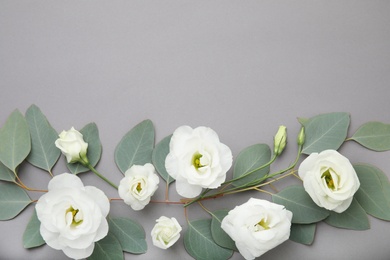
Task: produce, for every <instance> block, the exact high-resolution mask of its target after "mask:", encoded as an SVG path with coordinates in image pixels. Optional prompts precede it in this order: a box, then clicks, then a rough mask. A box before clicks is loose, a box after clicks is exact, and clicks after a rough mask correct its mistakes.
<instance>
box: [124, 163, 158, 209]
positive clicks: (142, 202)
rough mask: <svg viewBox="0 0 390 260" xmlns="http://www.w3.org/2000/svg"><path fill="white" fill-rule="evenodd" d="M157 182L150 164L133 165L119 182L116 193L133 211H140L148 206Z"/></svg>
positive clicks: (156, 176)
mask: <svg viewBox="0 0 390 260" xmlns="http://www.w3.org/2000/svg"><path fill="white" fill-rule="evenodd" d="M159 182H160V179H159V177H158V175H157V174H156V171H155V169H154V166H153V165H152V164H150V163H147V164H145V165H133V166H131V167H130V168H129V169H128V170H127V171H126V172H125V177H124V178H123V179H122V180H121V181H120V183H119V187H118V193H119V196H120V197H121V198H122V199H123V201H124V202H125V203H126V204H128V205H130V207H131V208H132V209H133V210H141V209H143V208H144V207H145V206H146V205H148V204H149V202H150V198H151V197H152V196H153V194H154V192H155V191H156V190H157V188H158V183H159Z"/></svg>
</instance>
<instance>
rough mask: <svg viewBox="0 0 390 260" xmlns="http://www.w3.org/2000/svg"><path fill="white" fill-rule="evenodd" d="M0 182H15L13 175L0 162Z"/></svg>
mask: <svg viewBox="0 0 390 260" xmlns="http://www.w3.org/2000/svg"><path fill="white" fill-rule="evenodd" d="M0 180H2V181H10V182H14V181H15V174H14V173H13V172H12V171H11V170H10V169H8V168H7V167H6V166H5V165H4V164H3V163H2V162H0Z"/></svg>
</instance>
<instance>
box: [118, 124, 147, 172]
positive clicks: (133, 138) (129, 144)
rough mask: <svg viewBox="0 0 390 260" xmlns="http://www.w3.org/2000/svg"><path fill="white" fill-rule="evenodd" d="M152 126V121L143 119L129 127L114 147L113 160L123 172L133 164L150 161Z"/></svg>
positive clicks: (142, 163)
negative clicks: (131, 127)
mask: <svg viewBox="0 0 390 260" xmlns="http://www.w3.org/2000/svg"><path fill="white" fill-rule="evenodd" d="M153 146H154V127H153V124H152V121H150V120H144V121H142V122H141V123H139V124H138V125H136V126H135V127H134V128H133V129H131V130H130V131H129V132H128V133H127V134H126V135H125V136H124V137H123V138H122V140H121V141H120V142H119V144H118V146H117V147H116V149H115V162H116V165H117V166H118V168H119V170H120V171H121V172H122V173H125V172H126V170H127V169H129V168H130V167H131V166H133V165H134V164H136V165H144V164H146V163H150V162H151V161H152V151H153Z"/></svg>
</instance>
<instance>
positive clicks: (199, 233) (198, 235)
mask: <svg viewBox="0 0 390 260" xmlns="http://www.w3.org/2000/svg"><path fill="white" fill-rule="evenodd" d="M184 246H185V248H186V250H187V252H188V254H190V255H191V256H192V257H193V258H195V259H197V260H202V259H204V260H209V259H218V260H223V259H229V258H230V257H231V256H232V255H233V252H234V251H233V250H230V249H226V248H223V247H220V246H219V245H218V244H216V243H215V241H214V240H213V238H212V236H211V220H210V219H201V220H195V221H190V222H188V229H187V231H186V233H185V235H184Z"/></svg>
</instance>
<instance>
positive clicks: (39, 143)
mask: <svg viewBox="0 0 390 260" xmlns="http://www.w3.org/2000/svg"><path fill="white" fill-rule="evenodd" d="M26 120H27V123H28V127H29V130H30V134H31V152H30V154H29V155H28V157H27V161H28V162H29V163H31V164H32V165H34V166H36V167H39V168H41V169H44V170H46V171H48V172H49V173H51V169H52V168H53V166H54V165H55V163H56V162H57V160H58V158H59V157H60V155H61V151H60V150H59V149H58V148H57V147H56V146H55V144H54V143H55V141H56V139H57V138H58V135H57V131H56V130H54V128H53V127H52V126H51V125H50V123H49V122H48V121H47V119H46V117H45V116H44V115H43V114H42V112H41V110H40V109H39V108H38V107H37V106H35V105H32V106H30V108H29V109H28V110H27V111H26Z"/></svg>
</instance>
